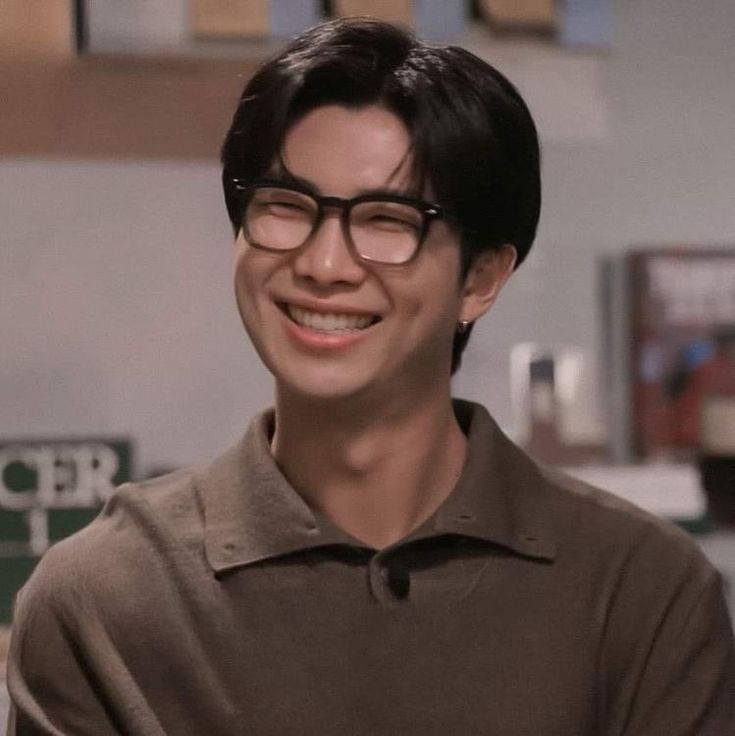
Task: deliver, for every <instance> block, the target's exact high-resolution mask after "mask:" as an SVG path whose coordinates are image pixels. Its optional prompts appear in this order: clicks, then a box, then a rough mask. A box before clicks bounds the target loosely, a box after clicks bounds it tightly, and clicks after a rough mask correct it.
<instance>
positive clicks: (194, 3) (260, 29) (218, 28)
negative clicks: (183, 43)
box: [191, 0, 270, 38]
mask: <svg viewBox="0 0 735 736" xmlns="http://www.w3.org/2000/svg"><path fill="white" fill-rule="evenodd" d="M191 30H192V34H193V35H194V36H196V37H199V38H202V37H213V36H215V37H216V36H218V37H223V38H226V37H230V38H232V37H237V36H267V35H268V34H269V33H270V17H269V14H268V0H191Z"/></svg>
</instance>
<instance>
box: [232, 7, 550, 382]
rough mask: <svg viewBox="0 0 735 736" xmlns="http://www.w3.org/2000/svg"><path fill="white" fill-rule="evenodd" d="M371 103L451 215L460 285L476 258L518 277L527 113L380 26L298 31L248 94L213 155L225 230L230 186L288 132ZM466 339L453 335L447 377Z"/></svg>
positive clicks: (443, 52)
mask: <svg viewBox="0 0 735 736" xmlns="http://www.w3.org/2000/svg"><path fill="white" fill-rule="evenodd" d="M328 104H341V105H346V106H348V107H354V108H359V107H363V106H367V105H372V104H378V105H381V106H383V107H385V108H386V109H387V110H389V111H391V112H392V113H394V114H395V115H397V116H398V117H399V118H400V119H401V120H402V121H403V123H404V124H405V125H406V127H407V129H408V131H409V133H410V135H411V139H412V142H413V147H412V154H413V159H412V160H413V164H414V172H413V173H414V176H415V177H416V181H417V182H420V183H426V182H428V183H430V185H431V189H432V195H433V197H434V199H435V201H436V202H438V203H439V204H441V205H442V206H443V207H444V208H446V210H447V211H448V212H449V213H451V222H450V225H451V226H452V227H453V228H454V229H455V231H456V232H457V233H458V235H459V239H460V243H461V262H462V276H463V277H464V276H465V275H466V274H467V271H468V269H469V268H470V266H471V265H472V263H473V261H474V259H475V258H476V256H477V255H478V254H479V253H481V252H482V251H485V250H488V249H492V248H496V249H497V248H500V247H502V246H503V245H504V244H505V243H510V244H512V245H513V246H514V247H515V249H516V252H517V259H516V267H517V266H518V265H519V264H520V263H521V262H522V261H523V260H524V258H525V257H526V255H527V253H528V251H529V249H530V248H531V245H532V243H533V240H534V237H535V235H536V226H537V223H538V218H539V211H540V206H541V185H540V174H539V158H540V155H539V143H538V137H537V134H536V127H535V125H534V123H533V119H532V118H531V115H530V113H529V111H528V108H527V106H526V104H525V102H524V101H523V99H522V98H521V96H520V94H519V93H518V91H517V90H516V89H515V87H514V86H513V85H512V84H511V83H510V82H509V81H508V80H507V79H506V78H505V77H504V76H503V75H502V74H501V73H500V72H499V71H497V70H496V69H495V68H494V67H492V66H491V65H490V64H488V63H486V62H485V61H483V60H482V59H480V58H478V57H477V56H475V55H474V54H472V53H470V52H469V51H467V50H465V49H462V48H459V47H457V46H438V45H430V44H427V43H424V42H423V41H420V40H418V39H417V38H416V37H415V36H413V35H412V34H411V33H410V32H408V31H406V30H404V29H401V28H397V27H396V26H393V25H390V24H388V23H384V22H382V21H378V20H372V19H366V18H360V19H340V20H334V21H329V22H326V23H323V24H321V25H318V26H315V27H314V28H312V29H310V30H308V31H306V32H305V33H303V34H302V35H300V36H299V37H297V38H296V39H295V40H294V41H293V42H291V43H290V44H289V45H288V46H287V47H286V48H285V49H284V50H283V51H282V52H280V53H278V54H277V55H276V56H274V57H273V58H271V59H270V60H269V61H267V62H266V63H265V64H263V65H262V66H261V67H260V69H259V70H258V71H257V72H256V73H255V75H254V76H253V77H252V78H251V79H250V81H249V82H248V83H247V84H246V86H245V89H244V91H243V93H242V96H241V98H240V102H239V105H238V107H237V110H236V112H235V115H234V118H233V121H232V125H231V126H230V129H229V131H228V133H227V136H226V138H225V141H224V144H223V146H222V165H223V172H222V177H223V178H222V181H223V185H224V193H225V202H226V205H227V211H228V214H229V217H230V220H231V222H232V225H233V228H234V229H235V232H237V230H238V229H239V226H240V221H241V216H242V213H241V211H240V207H241V205H240V197H239V196H238V192H237V190H236V188H235V186H234V184H233V178H237V179H240V180H245V181H247V180H249V179H255V178H258V177H260V176H262V175H263V174H264V173H265V172H266V171H267V170H268V169H269V168H270V167H271V165H272V164H273V161H274V160H276V159H277V157H278V156H279V154H280V152H281V148H282V145H283V141H284V138H285V136H286V133H287V132H288V130H289V129H290V127H291V126H292V125H293V124H294V123H295V122H296V121H297V120H298V119H299V118H301V117H303V116H304V115H305V114H307V113H308V112H309V111H311V110H313V109H314V108H316V107H320V106H322V105H328ZM471 327H472V326H471V325H470V329H468V330H467V331H465V332H464V333H458V334H457V335H456V337H455V341H454V346H453V353H452V372H454V371H455V370H456V369H457V368H458V367H459V363H460V360H461V354H462V351H463V350H464V347H465V345H466V343H467V340H468V338H469V334H470V331H471Z"/></svg>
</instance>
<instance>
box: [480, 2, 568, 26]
mask: <svg viewBox="0 0 735 736" xmlns="http://www.w3.org/2000/svg"><path fill="white" fill-rule="evenodd" d="M554 5H555V0H480V10H481V12H482V15H483V16H484V17H486V18H490V19H491V20H493V21H495V22H497V23H500V24H503V25H505V24H507V25H517V26H520V25H532V26H549V27H553V26H554V25H555V24H556V13H555V12H554Z"/></svg>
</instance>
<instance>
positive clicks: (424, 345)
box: [235, 105, 474, 399]
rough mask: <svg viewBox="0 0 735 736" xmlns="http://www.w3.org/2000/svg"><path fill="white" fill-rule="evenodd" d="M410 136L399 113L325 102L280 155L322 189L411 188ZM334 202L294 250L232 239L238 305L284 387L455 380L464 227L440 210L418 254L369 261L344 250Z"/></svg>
mask: <svg viewBox="0 0 735 736" xmlns="http://www.w3.org/2000/svg"><path fill="white" fill-rule="evenodd" d="M410 144H411V141H410V138H409V134H408V131H407V130H406V128H405V127H404V125H403V123H402V122H401V120H400V119H399V118H398V117H396V116H395V115H394V114H392V113H391V112H388V111H387V110H385V109H383V108H381V107H364V108H360V109H356V110H355V109H348V108H345V107H341V106H336V105H328V106H324V107H320V108H317V109H315V110H313V111H312V112H310V113H309V114H307V115H306V116H305V117H304V118H302V119H301V120H300V121H298V122H297V123H296V124H295V125H294V126H293V127H292V128H291V130H290V131H289V133H288V134H287V136H286V139H285V142H284V146H283V151H282V158H283V163H284V164H285V166H286V168H287V169H288V171H289V172H290V173H291V174H293V175H294V176H295V177H298V178H299V179H301V180H305V181H306V182H308V183H309V184H310V186H311V187H313V189H314V190H315V191H316V192H318V193H319V194H322V195H331V196H337V197H343V198H351V197H355V196H358V195H360V194H363V193H366V192H373V191H375V190H390V191H392V192H402V193H407V194H408V193H410V192H411V189H412V187H411V177H410V170H411V157H410V152H409V149H410ZM277 171H278V167H277V166H276V165H274V172H277ZM424 194H426V193H424ZM426 198H427V199H430V197H429V196H426ZM326 212H327V214H326V216H325V218H324V220H323V221H322V223H321V226H320V227H319V229H318V230H317V231H316V232H315V233H314V234H313V236H312V237H311V239H310V240H309V241H307V242H306V243H305V244H304V245H303V246H301V247H300V248H299V249H297V250H295V251H290V252H278V253H274V252H268V251H263V250H260V249H256V248H254V247H252V246H250V245H249V244H248V243H247V241H246V240H245V238H244V236H243V235H242V233H240V235H239V236H238V238H237V240H236V243H235V291H236V296H237V303H238V307H239V310H240V314H241V316H242V320H243V323H244V325H245V328H246V329H247V332H248V334H249V336H250V338H251V340H252V342H253V345H254V346H255V348H256V350H257V351H258V353H259V355H260V357H261V358H262V360H263V361H264V363H265V364H266V366H267V367H268V368H269V370H270V371H271V372H272V373H273V375H274V376H275V378H276V381H277V383H278V385H279V387H280V388H281V389H283V390H285V391H289V392H294V393H296V394H298V395H301V396H303V397H314V398H316V397H319V398H323V399H327V398H343V397H349V396H354V395H358V394H363V395H367V396H375V397H376V398H377V397H380V396H383V397H384V396H385V391H388V392H393V393H394V395H401V394H405V392H406V391H409V392H410V393H411V394H413V393H414V390H415V389H417V388H419V387H420V386H422V385H423V386H424V387H428V386H430V385H435V386H436V385H437V381H446V382H448V378H449V371H450V355H451V345H452V339H453V335H454V331H455V328H456V325H457V321H458V320H459V319H462V318H465V317H464V315H463V301H464V300H463V295H462V289H461V288H460V284H459V268H460V251H459V243H458V239H457V237H456V236H455V235H454V234H453V233H452V232H451V231H450V230H449V228H448V226H447V225H446V223H445V222H443V221H441V220H439V221H435V222H434V223H433V224H432V226H431V228H430V230H429V234H428V236H427V239H426V241H425V243H424V245H423V248H422V250H421V252H420V253H419V255H418V257H417V258H415V259H414V260H413V261H411V262H410V263H408V264H405V265H401V266H395V265H393V266H389V265H379V264H374V263H366V262H363V261H361V260H358V259H357V257H356V256H354V255H353V254H352V252H351V251H350V250H349V249H348V247H347V244H346V243H345V238H344V234H343V231H342V228H341V225H340V220H339V213H338V211H337V210H336V209H334V210H332V209H327V210H326ZM468 318H470V319H472V318H474V317H473V316H472V315H469V316H468ZM412 389H413V390H412ZM365 392H367V394H366V393H365ZM395 392H400V393H399V394H396V393H395Z"/></svg>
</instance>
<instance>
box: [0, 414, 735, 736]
mask: <svg viewBox="0 0 735 736" xmlns="http://www.w3.org/2000/svg"><path fill="white" fill-rule="evenodd" d="M456 411H457V415H458V417H459V419H460V423H461V424H462V427H463V429H464V430H465V432H466V433H467V434H468V437H469V447H468V450H469V451H468V456H467V461H466V465H465V468H464V471H463V473H462V476H461V478H460V480H459V482H458V484H457V486H456V488H455V489H454V490H453V492H452V494H451V495H450V496H449V497H448V498H447V500H446V501H445V503H444V504H443V506H442V507H441V508H440V509H439V510H438V511H437V512H436V513H435V514H434V516H433V517H432V518H430V519H429V520H428V521H427V522H426V523H424V524H423V525H422V526H421V527H420V528H419V529H417V530H416V531H415V532H414V533H412V534H411V535H410V536H408V537H407V538H405V539H403V540H401V541H400V542H398V543H396V544H394V545H392V546H390V547H388V548H385V549H382V550H380V551H376V550H375V549H371V548H369V547H366V546H365V545H364V544H361V543H360V542H358V541H357V540H355V539H352V538H351V537H350V536H348V535H347V534H345V533H344V532H342V531H340V530H339V529H336V528H335V527H334V526H332V525H331V524H329V523H328V522H327V521H326V520H325V519H324V518H322V517H320V516H318V515H317V514H315V513H314V512H313V511H312V510H311V509H310V508H309V507H308V506H307V505H306V504H305V503H304V501H303V500H302V499H301V497H300V496H299V495H298V494H297V493H296V492H295V491H294V490H293V488H291V486H290V485H289V484H288V482H287V481H286V480H285V478H284V477H283V476H282V475H281V473H280V472H279V470H278V468H277V467H276V465H275V464H274V462H273V459H272V457H271V455H270V452H269V447H268V435H269V432H270V430H271V427H270V425H271V424H272V421H273V417H272V414H271V413H266V414H264V415H263V416H261V417H260V418H258V419H256V420H255V421H254V422H253V423H252V425H251V426H250V428H249V430H248V432H247V434H246V436H245V438H244V439H243V441H241V442H240V443H238V444H237V445H235V446H234V447H233V448H232V449H230V450H228V451H227V452H226V453H224V454H223V455H222V456H221V457H220V458H218V459H217V460H215V461H214V462H213V463H212V464H211V465H210V466H208V467H206V468H204V469H197V470H186V471H181V472H178V473H175V474H173V475H169V476H166V477H164V478H160V479H157V480H153V481H150V482H148V483H144V484H140V485H127V486H124V487H122V488H121V489H120V490H119V491H118V492H117V493H116V495H115V496H114V498H113V499H112V500H111V501H110V502H109V503H108V504H107V506H106V508H105V509H104V511H103V512H102V514H101V515H100V517H99V518H98V519H97V520H96V521H94V522H93V523H92V524H91V525H89V526H88V527H87V528H86V529H84V530H83V531H81V532H79V533H78V534H76V535H75V536H73V537H71V538H69V539H68V540H66V541H64V542H61V543H59V544H57V545H56V546H55V547H53V548H52V549H51V550H50V551H49V552H48V554H47V555H46V556H45V558H44V559H43V561H42V562H41V564H40V565H39V567H38V569H37V571H36V573H35V574H34V575H33V577H32V579H31V581H30V582H29V583H28V584H27V585H26V587H25V588H24V589H23V591H22V592H21V594H20V595H19V598H18V602H17V608H16V620H15V624H14V631H13V637H12V645H11V654H10V660H9V665H8V685H9V689H10V693H11V698H12V702H13V708H12V712H11V717H10V727H9V733H10V734H11V736H12V734H75V735H83V734H90V735H93V736H104V735H105V734H131V735H132V736H153V735H154V734H172V735H174V736H185V735H187V734H206V735H207V736H210V735H212V736H214V735H215V734H223V735H224V734H255V735H260V734H264V735H266V734H267V735H269V736H270V735H273V736H289V735H291V734H294V735H296V734H298V735H299V736H304V735H305V734H306V735H311V734H314V735H319V736H331V735H335V736H336V735H337V734H339V735H340V736H343V735H344V734H351V735H352V734H356V735H363V734H364V735H365V736H367V735H368V734H369V735H371V736H375V735H380V734H391V735H396V736H398V735H402V736H403V735H405V734H421V735H426V734H428V735H431V734H442V735H443V736H446V735H448V734H451V735H454V734H457V735H462V736H465V735H467V736H469V735H472V734H497V736H552V735H554V736H586V735H587V734H589V735H590V736H592V735H593V734H594V736H613V735H615V736H622V735H623V734H625V735H628V736H632V735H636V736H643V735H644V734H645V735H646V736H657V735H659V734H660V735H661V736H664V735H666V736H683V735H684V734H687V736H695V735H696V736H726V735H727V734H735V704H734V701H735V660H734V658H733V641H732V630H731V626H730V622H729V619H728V616H727V613H726V610H725V605H724V602H723V597H722V595H721V590H720V581H719V578H718V575H717V573H716V572H715V571H714V570H713V569H712V567H711V566H710V564H709V563H708V562H707V561H706V560H705V559H704V558H703V556H702V555H701V554H700V552H699V551H698V550H697V548H696V547H695V545H693V544H692V542H691V541H690V540H689V539H688V538H687V537H686V535H684V534H683V533H682V532H680V531H678V530H677V529H675V528H674V527H673V526H670V525H668V524H666V523H664V522H661V521H659V520H657V519H655V518H653V517H651V516H649V515H647V514H645V513H644V512H642V511H640V510H638V509H636V508H634V507H632V506H630V505H629V504H627V503H625V502H623V501H621V500H619V499H617V498H615V497H613V496H611V495H609V494H606V493H603V492H601V491H598V490H596V489H593V488H590V487H588V486H586V485H584V484H582V483H580V482H577V481H573V480H571V479H569V478H566V477H563V476H560V475H556V474H554V473H551V472H549V471H542V470H540V469H539V467H538V466H537V465H535V464H534V463H533V462H532V461H531V460H530V459H529V458H528V457H526V456H525V455H524V454H523V453H522V452H521V451H520V450H519V449H518V448H517V447H515V446H514V445H513V444H512V443H511V442H510V441H509V440H508V439H507V438H506V437H505V436H504V435H503V434H502V433H501V432H500V430H499V429H498V428H497V426H496V425H495V423H494V422H493V421H492V419H491V418H490V416H489V415H488V414H487V412H485V410H484V409H482V408H481V407H479V406H476V405H471V404H467V403H463V402H457V404H456Z"/></svg>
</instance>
